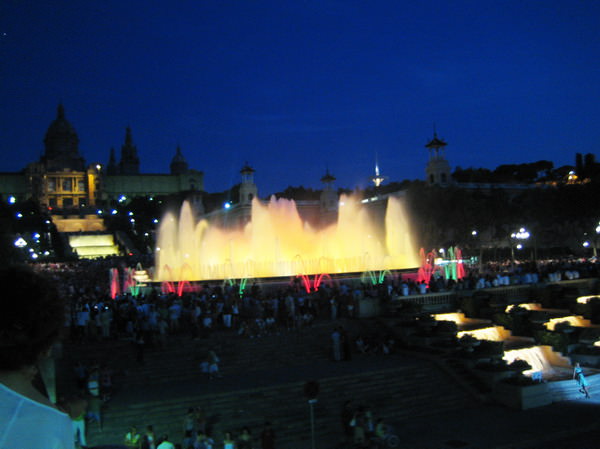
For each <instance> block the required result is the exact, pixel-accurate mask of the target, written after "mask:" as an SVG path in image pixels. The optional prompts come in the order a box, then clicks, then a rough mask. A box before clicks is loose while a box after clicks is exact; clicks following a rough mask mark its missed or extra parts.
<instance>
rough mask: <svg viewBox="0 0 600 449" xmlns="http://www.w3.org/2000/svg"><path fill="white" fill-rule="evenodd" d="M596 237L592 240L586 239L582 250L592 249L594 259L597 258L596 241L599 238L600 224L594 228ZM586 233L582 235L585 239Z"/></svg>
mask: <svg viewBox="0 0 600 449" xmlns="http://www.w3.org/2000/svg"><path fill="white" fill-rule="evenodd" d="M595 231H596V235H595V236H594V238H591V239H587V240H585V241H584V242H583V247H584V248H589V247H590V246H591V247H592V254H593V256H594V257H598V239H599V238H600V222H598V226H596V229H595ZM587 235H588V233H587V232H586V233H584V236H586V237H587Z"/></svg>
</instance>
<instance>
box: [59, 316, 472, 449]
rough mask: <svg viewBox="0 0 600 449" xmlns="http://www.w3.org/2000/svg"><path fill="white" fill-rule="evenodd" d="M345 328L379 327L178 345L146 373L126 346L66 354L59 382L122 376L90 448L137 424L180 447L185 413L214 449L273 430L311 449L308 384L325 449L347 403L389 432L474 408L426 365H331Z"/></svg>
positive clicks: (221, 335) (327, 326)
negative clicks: (226, 435) (87, 371)
mask: <svg viewBox="0 0 600 449" xmlns="http://www.w3.org/2000/svg"><path fill="white" fill-rule="evenodd" d="M338 324H343V325H344V327H345V328H346V329H347V330H348V332H349V334H350V336H351V337H355V336H356V335H357V333H359V332H361V333H362V332H363V331H364V330H365V328H366V329H369V330H372V326H373V324H374V323H373V322H370V321H364V320H360V321H359V320H356V321H354V320H353V321H344V322H342V323H339V322H338V323H331V322H319V323H317V324H316V325H315V326H313V327H311V328H306V329H301V330H294V331H281V332H280V333H279V334H275V335H269V336H265V337H260V338H248V337H240V336H237V335H235V334H233V333H231V332H223V331H218V332H214V333H213V334H212V335H211V336H210V337H209V338H206V339H198V340H192V339H190V338H189V337H188V336H185V337H173V338H171V340H170V341H169V343H168V346H167V348H165V349H154V350H148V351H147V353H146V355H145V364H144V365H139V364H137V363H136V361H135V355H134V348H133V345H132V343H131V342H128V341H113V342H108V343H90V344H86V345H67V346H66V347H65V354H66V355H65V357H64V359H63V360H62V361H61V365H62V374H63V375H62V376H59V379H60V378H62V379H63V386H62V387H61V388H62V391H66V390H67V389H68V387H69V385H73V384H74V382H73V380H72V379H70V380H69V379H68V378H69V376H68V375H69V374H70V370H69V368H68V366H70V365H71V364H72V363H73V362H74V361H75V360H78V359H79V360H82V361H83V362H84V363H89V362H91V361H92V360H96V361H98V362H100V363H107V364H108V365H109V366H111V367H112V368H113V369H114V370H115V372H116V375H115V376H114V377H115V378H114V383H115V389H116V394H115V395H114V398H113V399H112V400H111V401H109V402H108V404H106V406H105V409H104V412H103V414H104V430H103V432H100V431H99V429H98V427H97V425H96V424H94V423H92V424H90V425H89V426H88V443H89V444H90V446H93V445H100V444H119V443H121V442H122V439H123V436H124V435H125V433H126V432H127V431H128V427H129V426H130V425H132V424H135V425H137V427H138V430H139V431H143V429H144V428H145V426H146V425H148V424H152V425H153V426H154V429H155V432H156V434H157V435H161V434H164V433H167V434H169V435H170V436H171V439H172V441H175V442H176V443H180V442H181V441H182V437H183V436H182V431H181V428H182V422H183V417H184V415H185V412H186V410H187V409H188V408H190V407H197V406H201V407H202V408H203V409H204V410H205V412H206V414H207V416H208V417H209V422H210V423H212V429H213V435H214V437H215V440H216V441H221V439H222V434H223V432H225V431H233V432H234V433H238V432H239V430H240V429H241V428H242V427H243V426H248V427H250V429H251V430H252V431H253V434H254V435H255V436H258V435H259V434H260V430H261V429H262V426H263V423H264V421H265V420H269V421H271V422H272V423H273V427H274V429H275V431H276V434H277V447H278V448H282V449H286V448H289V449H294V448H298V447H307V446H308V445H310V422H309V411H310V410H309V405H308V403H307V400H306V398H305V397H304V394H303V387H304V384H305V383H306V382H307V381H309V380H318V382H319V385H320V394H319V398H318V399H319V400H318V403H317V404H316V406H315V409H314V411H315V422H316V432H317V441H319V446H318V447H319V448H320V449H322V448H325V447H332V448H333V447H336V446H337V444H338V443H339V442H340V440H341V437H342V428H341V423H340V410H341V406H342V403H343V402H344V401H345V400H347V399H352V400H353V401H354V403H355V404H356V405H358V404H365V405H369V406H370V407H372V410H373V411H374V412H375V413H376V414H377V415H378V416H382V417H384V418H385V420H386V421H387V422H390V423H392V424H395V423H401V422H402V420H403V419H407V418H409V417H410V418H413V417H420V416H430V415H434V414H438V413H451V412H456V411H458V410H460V409H461V408H464V407H469V406H471V405H475V404H476V403H475V401H474V400H473V399H472V398H473V396H472V395H470V394H468V393H466V392H465V391H464V390H462V389H461V388H460V387H458V386H457V384H456V383H455V382H454V381H453V380H452V379H451V378H450V377H448V376H447V374H445V373H444V371H442V370H440V369H439V368H438V367H437V366H436V365H435V364H434V363H432V362H431V361H428V360H419V359H414V358H412V357H410V356H404V355H393V356H383V355H377V356H367V355H356V354H353V359H352V361H349V362H338V363H335V362H332V361H331V360H330V333H331V330H332V328H333V327H334V326H335V325H338ZM366 332H368V331H366ZM209 348H215V349H216V351H217V353H218V354H219V357H220V358H221V361H222V363H221V365H220V368H221V373H222V374H223V376H224V378H223V379H215V380H211V381H209V380H208V379H206V377H205V376H204V375H202V374H201V373H200V369H199V363H200V361H201V360H203V358H204V357H205V355H206V353H207V351H208V349H209ZM217 447H218V446H217Z"/></svg>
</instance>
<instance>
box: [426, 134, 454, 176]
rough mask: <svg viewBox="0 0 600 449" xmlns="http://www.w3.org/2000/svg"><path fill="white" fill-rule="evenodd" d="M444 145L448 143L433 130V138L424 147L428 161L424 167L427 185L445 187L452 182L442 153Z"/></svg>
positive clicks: (448, 165) (448, 167) (448, 166)
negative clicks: (427, 154)
mask: <svg viewBox="0 0 600 449" xmlns="http://www.w3.org/2000/svg"><path fill="white" fill-rule="evenodd" d="M446 145H448V144H447V143H446V142H445V141H444V140H443V139H439V138H438V136H437V133H436V132H435V131H434V132H433V139H431V141H430V142H429V143H428V144H427V145H425V148H427V149H428V150H429V162H427V167H426V168H425V174H426V175H427V183H428V184H429V185H438V186H442V187H445V186H448V185H450V184H451V183H452V178H451V177H450V164H449V163H448V161H447V160H446V156H445V154H444V152H445V147H446Z"/></svg>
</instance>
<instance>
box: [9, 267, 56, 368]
mask: <svg viewBox="0 0 600 449" xmlns="http://www.w3.org/2000/svg"><path fill="white" fill-rule="evenodd" d="M64 322H65V304H64V301H63V300H62V299H61V298H60V296H59V294H58V290H57V288H56V285H55V283H54V282H52V281H51V280H50V279H48V278H47V277H45V276H43V275H41V274H39V273H36V272H35V271H33V270H32V269H30V268H28V267H26V266H13V267H8V268H2V269H0V370H16V369H19V368H21V367H23V366H27V365H32V364H34V363H36V361H37V360H38V358H39V357H40V355H41V354H43V353H44V352H45V351H46V350H48V349H49V348H50V347H51V346H52V344H53V343H54V342H55V341H56V340H57V339H58V337H59V336H60V333H61V330H62V329H63V325H64Z"/></svg>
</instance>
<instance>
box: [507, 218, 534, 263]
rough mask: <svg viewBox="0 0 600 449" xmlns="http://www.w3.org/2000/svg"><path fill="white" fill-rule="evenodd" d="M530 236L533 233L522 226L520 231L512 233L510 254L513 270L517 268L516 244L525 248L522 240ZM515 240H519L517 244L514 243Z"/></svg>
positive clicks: (519, 247)
mask: <svg viewBox="0 0 600 449" xmlns="http://www.w3.org/2000/svg"><path fill="white" fill-rule="evenodd" d="M529 237H531V234H530V233H529V231H528V230H527V229H525V228H520V229H519V231H518V232H513V233H512V234H511V235H510V238H511V241H510V256H511V259H512V267H513V270H514V268H515V246H516V248H517V249H522V248H523V244H522V243H521V242H522V241H524V240H527V239H528V238H529ZM515 240H516V241H518V242H519V243H517V244H516V245H515V244H514V241H515Z"/></svg>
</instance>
